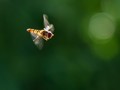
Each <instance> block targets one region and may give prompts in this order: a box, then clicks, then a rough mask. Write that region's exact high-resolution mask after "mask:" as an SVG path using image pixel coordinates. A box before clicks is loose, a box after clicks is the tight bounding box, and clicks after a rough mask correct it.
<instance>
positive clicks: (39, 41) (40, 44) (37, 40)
mask: <svg viewBox="0 0 120 90" xmlns="http://www.w3.org/2000/svg"><path fill="white" fill-rule="evenodd" d="M31 36H32V40H33V42H34V43H35V45H36V46H37V47H38V48H39V49H42V47H43V39H42V37H40V36H38V35H37V34H34V33H31Z"/></svg>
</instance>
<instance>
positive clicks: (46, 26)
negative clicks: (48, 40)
mask: <svg viewBox="0 0 120 90" xmlns="http://www.w3.org/2000/svg"><path fill="white" fill-rule="evenodd" d="M43 19H44V27H45V28H49V31H51V32H53V31H54V25H53V24H50V23H49V22H48V17H47V15H45V14H44V15H43Z"/></svg>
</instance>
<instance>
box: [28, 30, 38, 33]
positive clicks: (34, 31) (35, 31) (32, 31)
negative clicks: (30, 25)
mask: <svg viewBox="0 0 120 90" xmlns="http://www.w3.org/2000/svg"><path fill="white" fill-rule="evenodd" d="M27 31H28V32H30V33H34V34H38V32H39V30H37V29H27Z"/></svg>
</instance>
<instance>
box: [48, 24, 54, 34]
mask: <svg viewBox="0 0 120 90" xmlns="http://www.w3.org/2000/svg"><path fill="white" fill-rule="evenodd" d="M49 27H50V29H49V31H51V32H54V25H53V24H50V26H49Z"/></svg>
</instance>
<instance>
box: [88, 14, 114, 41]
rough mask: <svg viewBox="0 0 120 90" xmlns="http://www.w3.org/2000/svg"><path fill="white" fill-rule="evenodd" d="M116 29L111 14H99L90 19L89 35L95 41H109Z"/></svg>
mask: <svg viewBox="0 0 120 90" xmlns="http://www.w3.org/2000/svg"><path fill="white" fill-rule="evenodd" d="M115 27H116V26H115V22H114V20H113V18H112V17H111V16H110V15H109V14H106V13H97V14H95V15H93V16H92V17H91V19H90V23H89V32H88V34H89V36H90V37H93V39H100V40H105V39H109V38H112V36H113V35H114V32H115Z"/></svg>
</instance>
